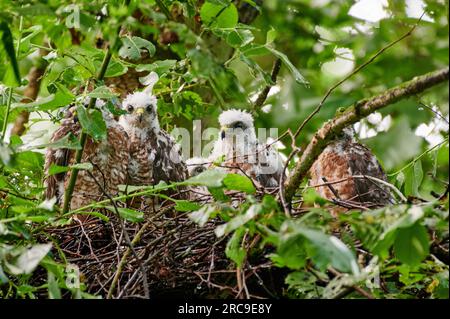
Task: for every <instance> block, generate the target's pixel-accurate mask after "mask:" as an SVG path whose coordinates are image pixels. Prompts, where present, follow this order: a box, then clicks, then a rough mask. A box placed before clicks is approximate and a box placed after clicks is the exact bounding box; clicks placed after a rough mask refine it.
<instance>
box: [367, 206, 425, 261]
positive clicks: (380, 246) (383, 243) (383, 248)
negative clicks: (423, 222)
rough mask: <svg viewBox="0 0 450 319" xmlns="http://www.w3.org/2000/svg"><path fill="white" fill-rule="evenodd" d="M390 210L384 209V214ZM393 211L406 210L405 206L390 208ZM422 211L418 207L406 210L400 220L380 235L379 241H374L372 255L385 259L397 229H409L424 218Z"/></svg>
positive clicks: (395, 236)
mask: <svg viewBox="0 0 450 319" xmlns="http://www.w3.org/2000/svg"><path fill="white" fill-rule="evenodd" d="M390 209H391V208H386V209H385V210H386V212H387V213H388V212H389V210H390ZM392 209H394V210H400V211H404V210H406V206H404V205H402V206H397V207H395V208H392ZM424 214H425V213H424V211H423V209H422V208H421V207H419V206H413V207H411V208H409V209H408V210H406V213H405V214H404V215H402V216H401V217H400V218H398V219H397V220H395V221H394V222H393V223H392V224H391V225H389V226H388V227H387V228H386V230H385V231H384V232H383V233H382V234H381V235H380V237H379V239H378V240H377V241H376V243H375V246H374V247H373V249H372V251H373V253H374V254H376V255H378V256H380V257H381V258H383V259H385V258H387V257H388V256H389V250H390V248H391V247H392V245H393V244H394V242H395V240H396V238H397V234H398V231H399V229H402V228H409V227H411V226H413V225H414V224H415V223H417V222H418V221H419V220H420V219H422V218H423V217H424Z"/></svg>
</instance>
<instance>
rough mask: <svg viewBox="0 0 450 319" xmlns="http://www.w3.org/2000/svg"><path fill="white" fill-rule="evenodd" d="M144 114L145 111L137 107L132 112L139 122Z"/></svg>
mask: <svg viewBox="0 0 450 319" xmlns="http://www.w3.org/2000/svg"><path fill="white" fill-rule="evenodd" d="M144 112H145V110H144V108H143V107H139V108H137V109H136V111H134V114H136V115H137V116H138V117H139V122H142V118H143V115H144Z"/></svg>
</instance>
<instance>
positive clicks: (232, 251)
mask: <svg viewBox="0 0 450 319" xmlns="http://www.w3.org/2000/svg"><path fill="white" fill-rule="evenodd" d="M244 235H245V228H243V227H242V228H238V229H237V230H236V231H235V232H234V234H233V236H231V238H230V240H229V241H228V243H227V246H226V248H225V254H226V256H227V257H228V258H230V259H231V260H232V261H234V262H235V263H236V265H237V267H241V266H242V263H243V262H244V259H245V256H246V252H245V249H244V248H243V247H242V239H243V238H244Z"/></svg>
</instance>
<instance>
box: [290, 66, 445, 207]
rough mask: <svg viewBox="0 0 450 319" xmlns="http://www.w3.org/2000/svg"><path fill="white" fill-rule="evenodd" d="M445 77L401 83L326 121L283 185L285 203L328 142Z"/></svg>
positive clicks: (423, 77) (440, 73)
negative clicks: (352, 125) (371, 115)
mask: <svg viewBox="0 0 450 319" xmlns="http://www.w3.org/2000/svg"><path fill="white" fill-rule="evenodd" d="M448 77H449V69H448V67H447V68H444V69H441V70H438V71H434V72H430V73H427V74H424V75H421V76H418V77H416V78H414V79H412V80H411V81H408V82H405V83H402V84H400V85H399V86H396V87H394V88H392V89H389V90H387V91H386V92H384V93H382V94H380V95H377V96H374V97H372V98H369V99H364V100H361V101H358V102H356V103H355V104H354V105H353V106H352V107H350V108H348V109H347V111H345V112H344V113H342V114H340V115H338V116H336V117H335V118H333V119H332V120H331V121H328V122H327V123H326V124H325V125H323V126H322V128H321V129H320V130H319V131H318V132H317V133H316V134H315V135H314V137H313V139H312V141H311V142H310V143H309V144H308V146H307V147H306V149H305V151H304V152H303V154H302V156H301V158H300V160H299V162H298V163H297V165H296V166H295V169H294V170H293V172H292V174H291V176H290V177H289V179H288V181H287V182H286V192H285V198H286V201H287V202H290V201H291V199H292V198H293V196H294V195H295V192H296V190H297V189H298V187H299V186H300V183H301V182H302V180H303V178H304V177H305V176H306V175H307V173H308V171H309V169H310V168H311V166H312V164H313V163H314V161H315V160H316V159H317V157H318V156H319V155H320V153H321V152H322V151H323V150H324V149H325V147H326V146H327V145H328V144H329V142H330V141H332V140H333V139H334V138H335V137H336V136H337V135H338V134H339V133H340V132H341V131H342V130H343V129H344V128H345V127H346V126H348V125H351V124H354V123H356V122H358V121H359V120H361V119H362V118H364V117H366V116H368V115H369V114H371V113H373V112H375V111H377V110H379V109H381V108H384V107H386V106H388V105H390V104H393V103H395V102H397V101H399V100H401V99H404V98H407V97H409V96H412V95H415V94H418V93H420V92H423V91H425V90H426V89H429V88H430V87H433V86H435V85H437V84H439V83H442V82H445V81H447V80H448Z"/></svg>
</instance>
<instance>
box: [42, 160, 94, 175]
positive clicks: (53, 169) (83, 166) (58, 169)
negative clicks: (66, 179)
mask: <svg viewBox="0 0 450 319" xmlns="http://www.w3.org/2000/svg"><path fill="white" fill-rule="evenodd" d="M92 168H93V166H92V164H91V163H79V164H74V165H70V166H58V165H55V164H52V165H51V166H50V168H49V170H48V175H49V176H51V175H55V174H59V173H64V172H67V171H70V170H73V169H78V170H87V171H90V170H92Z"/></svg>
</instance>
